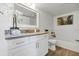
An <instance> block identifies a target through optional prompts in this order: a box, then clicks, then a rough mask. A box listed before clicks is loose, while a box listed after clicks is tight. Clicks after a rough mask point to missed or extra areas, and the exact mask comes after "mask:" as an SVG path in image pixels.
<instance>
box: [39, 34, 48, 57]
mask: <svg viewBox="0 0 79 59" xmlns="http://www.w3.org/2000/svg"><path fill="white" fill-rule="evenodd" d="M38 43H39V54H40V55H41V56H43V55H46V54H47V53H48V36H47V35H46V37H44V38H42V39H40V40H39V41H38Z"/></svg>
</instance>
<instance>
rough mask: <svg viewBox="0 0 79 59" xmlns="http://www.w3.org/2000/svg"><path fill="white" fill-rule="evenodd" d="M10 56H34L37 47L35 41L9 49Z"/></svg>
mask: <svg viewBox="0 0 79 59" xmlns="http://www.w3.org/2000/svg"><path fill="white" fill-rule="evenodd" d="M9 55H10V56H36V55H38V54H37V48H36V43H35V42H33V43H29V44H26V45H22V46H19V47H17V48H15V49H13V50H11V51H9Z"/></svg>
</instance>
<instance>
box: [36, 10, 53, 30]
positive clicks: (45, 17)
mask: <svg viewBox="0 0 79 59" xmlns="http://www.w3.org/2000/svg"><path fill="white" fill-rule="evenodd" d="M36 10H37V12H38V13H39V28H40V30H41V31H44V30H45V29H49V31H52V25H53V16H51V15H49V14H48V13H46V12H44V11H41V10H38V9H36Z"/></svg>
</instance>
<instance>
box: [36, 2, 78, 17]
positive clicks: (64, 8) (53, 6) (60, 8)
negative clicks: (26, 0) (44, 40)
mask: <svg viewBox="0 0 79 59" xmlns="http://www.w3.org/2000/svg"><path fill="white" fill-rule="evenodd" d="M35 6H36V8H38V9H40V10H42V11H45V12H47V13H49V14H51V15H52V16H57V15H62V14H66V13H69V12H73V11H77V10H79V3H36V4H35Z"/></svg>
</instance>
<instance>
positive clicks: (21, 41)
mask: <svg viewBox="0 0 79 59" xmlns="http://www.w3.org/2000/svg"><path fill="white" fill-rule="evenodd" d="M7 42H8V49H14V48H16V47H18V46H21V45H24V44H28V43H29V42H30V40H29V38H28V37H26V38H18V39H12V40H7Z"/></svg>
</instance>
